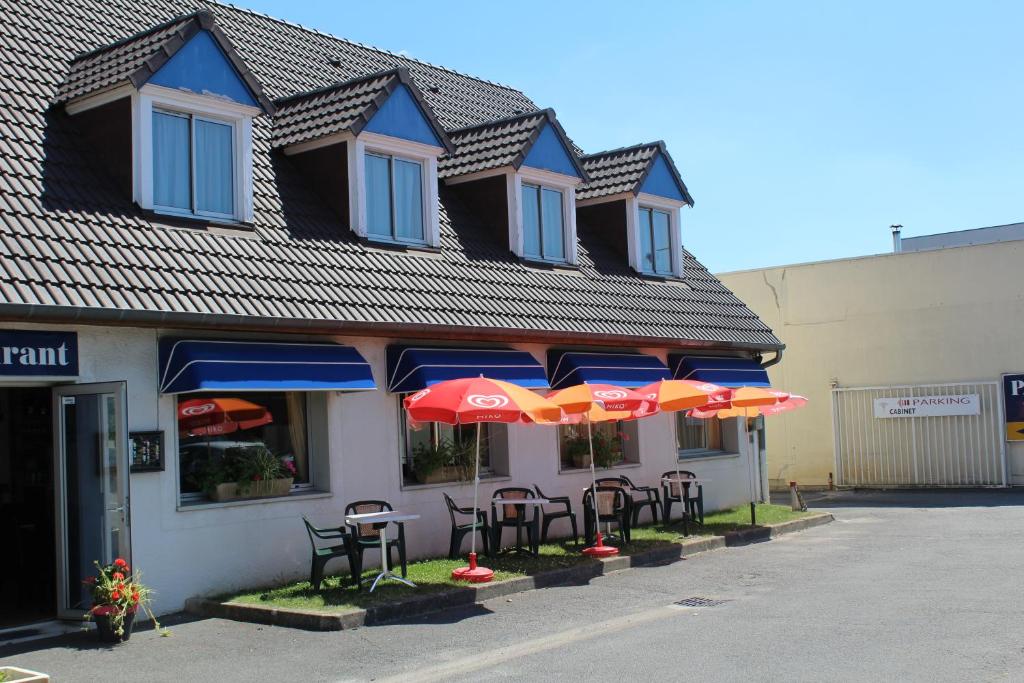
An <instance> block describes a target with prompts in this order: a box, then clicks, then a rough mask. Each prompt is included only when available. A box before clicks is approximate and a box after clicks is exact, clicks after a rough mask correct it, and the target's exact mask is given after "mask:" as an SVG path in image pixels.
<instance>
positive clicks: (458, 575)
mask: <svg viewBox="0 0 1024 683" xmlns="http://www.w3.org/2000/svg"><path fill="white" fill-rule="evenodd" d="M452 578H453V579H454V580H456V581H469V582H470V583H487V582H488V581H490V580H491V579H493V578H494V570H493V569H488V568H487V567H478V566H477V564H476V553H470V554H469V566H468V567H459V568H458V569H453V570H452Z"/></svg>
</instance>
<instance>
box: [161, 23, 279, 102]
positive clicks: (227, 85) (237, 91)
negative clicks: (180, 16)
mask: <svg viewBox="0 0 1024 683" xmlns="http://www.w3.org/2000/svg"><path fill="white" fill-rule="evenodd" d="M147 82H148V83H152V84H153V85H162V86H163V87H165V88H173V89H174V90H186V91H188V92H191V93H195V94H196V95H211V96H213V97H221V98H225V99H228V100H231V101H232V102H237V103H238V104H247V105H249V106H250V107H258V106H259V103H258V102H257V101H256V98H255V97H253V94H252V92H251V91H250V90H249V86H247V85H246V84H245V81H243V80H242V77H241V76H239V75H238V72H237V71H235V67H234V66H232V65H231V62H230V61H229V60H228V58H227V57H226V56H225V55H224V51H223V50H221V49H220V45H218V44H217V41H215V40H214V39H213V36H211V35H210V32H209V31H200V32H199V33H197V34H196V35H195V36H193V37H192V39H191V40H190V41H188V42H187V43H185V45H183V46H182V48H181V49H180V50H178V51H177V52H175V53H174V56H173V57H171V58H170V59H169V60H167V63H166V64H164V65H163V66H162V67H161V68H160V70H159V71H157V72H156V73H155V74H153V76H151V77H150V79H149V81H147Z"/></svg>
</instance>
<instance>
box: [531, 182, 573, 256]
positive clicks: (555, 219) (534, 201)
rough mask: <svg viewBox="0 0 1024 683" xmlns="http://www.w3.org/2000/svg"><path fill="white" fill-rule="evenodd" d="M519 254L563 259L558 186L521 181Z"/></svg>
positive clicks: (561, 199)
mask: <svg viewBox="0 0 1024 683" xmlns="http://www.w3.org/2000/svg"><path fill="white" fill-rule="evenodd" d="M520 196H521V202H522V207H523V256H525V257H526V258H529V259H537V260H540V261H555V262H564V261H565V252H566V249H565V220H564V218H563V214H564V212H565V203H566V202H565V198H564V197H563V194H562V190H559V189H556V188H551V187H544V186H543V185H530V184H528V183H523V184H522V193H521V195H520Z"/></svg>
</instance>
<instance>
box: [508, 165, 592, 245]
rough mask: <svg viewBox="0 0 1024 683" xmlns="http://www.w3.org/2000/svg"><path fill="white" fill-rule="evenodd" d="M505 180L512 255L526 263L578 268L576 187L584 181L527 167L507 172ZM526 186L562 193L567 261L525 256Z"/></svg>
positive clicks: (563, 229) (563, 231)
mask: <svg viewBox="0 0 1024 683" xmlns="http://www.w3.org/2000/svg"><path fill="white" fill-rule="evenodd" d="M505 178H506V184H505V187H506V194H507V201H508V225H509V248H510V249H511V250H512V253H514V254H515V255H516V256H518V257H519V258H521V259H524V260H527V261H535V262H539V263H552V264H566V265H576V264H577V263H578V262H579V249H578V243H577V239H576V187H577V186H579V185H580V183H581V182H582V181H581V180H580V179H579V178H577V177H575V176H567V175H563V174H561V173H553V172H551V171H544V170H541V169H538V168H530V167H527V166H523V167H521V168H520V169H519V170H518V171H513V170H509V171H507V172H506V173H505ZM524 184H526V185H536V186H539V187H541V188H543V189H548V190H556V191H558V192H561V193H562V239H563V241H564V250H565V258H564V259H544V258H539V257H537V256H527V255H526V253H525V251H524V248H523V244H524V235H525V231H524V229H523V206H522V199H523V185H524Z"/></svg>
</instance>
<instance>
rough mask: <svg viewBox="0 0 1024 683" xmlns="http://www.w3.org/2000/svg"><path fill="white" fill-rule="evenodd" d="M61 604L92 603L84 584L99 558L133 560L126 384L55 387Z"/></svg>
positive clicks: (68, 613)
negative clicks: (129, 499) (131, 556)
mask: <svg viewBox="0 0 1024 683" xmlns="http://www.w3.org/2000/svg"><path fill="white" fill-rule="evenodd" d="M53 396H54V409H53V414H54V432H55V434H56V441H57V444H56V445H57V447H56V449H55V451H56V462H55V467H54V471H55V472H56V475H57V491H56V495H55V499H56V508H57V550H58V565H57V566H58V571H57V605H58V614H59V616H61V617H76V616H79V615H81V614H82V612H83V611H84V610H86V609H88V608H89V606H90V595H89V590H88V588H87V587H86V586H85V585H84V584H83V583H82V581H83V580H84V579H86V578H87V577H90V576H93V575H94V573H95V566H94V565H93V561H94V560H98V561H99V562H100V563H101V564H106V563H108V562H112V561H113V560H114V558H116V557H124V558H125V559H129V561H130V558H129V541H130V534H129V533H128V523H129V515H128V459H127V428H126V418H125V385H124V383H123V382H117V383H110V384H76V385H73V386H62V387H56V388H54V390H53Z"/></svg>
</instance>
